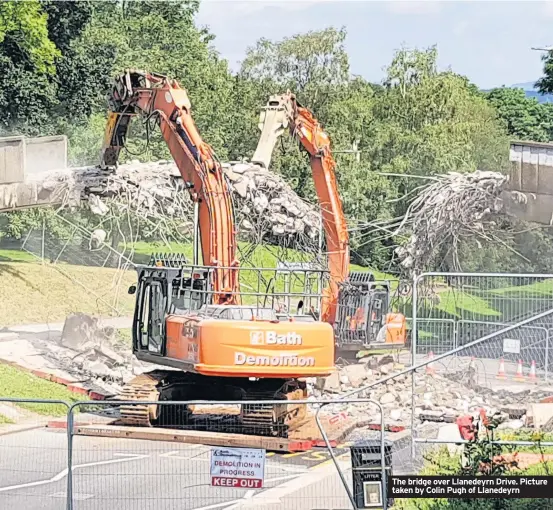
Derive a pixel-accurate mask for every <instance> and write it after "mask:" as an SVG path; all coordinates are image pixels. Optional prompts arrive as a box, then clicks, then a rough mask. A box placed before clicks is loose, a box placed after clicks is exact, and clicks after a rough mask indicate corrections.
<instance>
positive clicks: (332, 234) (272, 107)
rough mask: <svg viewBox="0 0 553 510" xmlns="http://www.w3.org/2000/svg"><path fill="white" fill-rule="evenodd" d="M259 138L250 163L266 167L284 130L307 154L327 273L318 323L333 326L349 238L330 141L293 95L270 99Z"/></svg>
mask: <svg viewBox="0 0 553 510" xmlns="http://www.w3.org/2000/svg"><path fill="white" fill-rule="evenodd" d="M259 127H260V129H261V136H260V139H259V143H258V146H257V148H256V151H255V154H254V155H253V158H252V162H253V163H257V164H260V165H262V166H264V167H265V168H268V167H269V163H270V161H271V155H272V152H273V148H274V146H275V143H276V140H277V138H278V137H279V136H280V135H281V134H282V133H283V132H284V131H285V129H286V128H288V129H289V130H290V132H291V134H292V136H295V137H297V138H298V139H299V141H300V143H301V144H302V146H303V148H304V149H305V150H306V151H307V152H308V153H309V158H310V161H311V170H312V173H313V180H314V183H315V190H316V192H317V197H318V200H319V205H320V208H321V216H322V220H323V230H324V233H325V239H326V244H327V246H326V249H327V254H328V269H329V273H330V282H329V288H328V289H326V292H325V296H324V298H325V299H324V301H323V306H322V310H321V319H322V320H323V321H325V322H330V323H331V324H332V323H334V320H335V317H336V307H337V304H338V293H339V285H340V283H341V282H344V281H346V280H347V278H348V274H349V257H350V254H349V235H348V229H347V223H346V218H345V216H344V211H343V207H342V200H341V199H340V194H339V192H338V185H337V182H336V162H335V161H334V158H333V157H332V152H331V150H330V139H329V137H328V135H327V134H326V133H325V132H324V130H323V129H322V127H321V125H320V124H319V122H318V121H317V119H315V117H314V116H313V113H312V112H311V111H310V110H309V109H307V108H304V107H303V106H301V105H300V104H299V103H298V101H297V100H296V97H295V95H294V94H292V93H290V92H288V93H286V94H283V95H275V96H271V98H270V99H269V102H268V104H267V106H266V107H265V108H264V109H263V111H262V112H261V118H260V123H259Z"/></svg>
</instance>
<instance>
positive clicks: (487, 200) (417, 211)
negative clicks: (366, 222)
mask: <svg viewBox="0 0 553 510" xmlns="http://www.w3.org/2000/svg"><path fill="white" fill-rule="evenodd" d="M507 182H508V177H507V176H506V175H504V174H502V173H499V172H487V171H481V170H477V171H476V172H473V173H464V174H460V173H456V172H450V173H448V174H445V175H441V176H435V177H434V178H433V182H432V184H430V185H429V186H427V187H426V188H424V189H423V190H422V191H421V192H420V193H419V194H418V195H417V197H416V198H415V199H414V200H413V202H412V203H411V205H410V206H409V208H408V210H407V213H406V214H405V217H404V219H403V221H402V223H401V225H400V226H399V228H398V229H397V230H396V232H395V234H401V233H409V238H408V239H407V241H406V243H404V244H402V245H401V246H399V247H397V248H396V255H397V256H398V257H399V259H400V264H401V267H402V268H403V269H404V271H405V272H406V273H408V274H409V275H413V274H420V273H421V272H424V271H425V270H426V269H427V268H428V267H432V266H433V262H434V261H435V259H436V258H437V257H441V256H442V254H443V253H444V252H445V251H446V250H445V248H447V251H449V253H450V254H451V257H450V258H451V260H452V263H453V266H454V267H452V268H451V269H452V270H456V271H460V270H462V268H461V266H460V263H459V260H458V258H457V245H458V242H459V240H460V239H461V238H462V237H464V236H468V237H475V236H476V237H479V236H480V237H482V238H486V239H488V240H489V239H490V237H491V238H493V231H494V229H496V228H497V225H498V218H499V215H504V214H505V208H504V203H503V199H502V197H505V193H508V195H509V197H510V198H511V199H512V200H515V201H517V202H520V201H524V200H525V197H524V195H523V194H521V193H517V192H513V191H510V192H507V191H506V187H507Z"/></svg>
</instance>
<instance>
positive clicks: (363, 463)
mask: <svg viewBox="0 0 553 510" xmlns="http://www.w3.org/2000/svg"><path fill="white" fill-rule="evenodd" d="M392 445H393V443H392V442H391V441H386V440H385V441H384V462H385V466H386V472H385V475H386V479H387V480H388V479H389V478H390V476H391V474H392ZM350 449H351V468H352V477H353V497H354V499H355V505H356V507H357V508H372V509H379V508H390V507H391V506H392V505H393V503H394V500H393V499H388V500H387V505H386V506H385V505H384V498H386V493H385V491H384V487H385V486H386V484H385V483H383V482H385V480H384V481H383V480H382V455H381V441H380V439H369V440H364V441H357V442H356V443H354V444H353V445H352V446H351V447H350Z"/></svg>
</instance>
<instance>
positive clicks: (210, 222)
mask: <svg viewBox="0 0 553 510" xmlns="http://www.w3.org/2000/svg"><path fill="white" fill-rule="evenodd" d="M109 103H110V112H109V115H108V121H107V126H106V132H105V137H104V145H103V148H102V155H101V166H103V167H110V166H115V165H116V164H117V162H118V159H119V155H120V152H121V150H122V149H123V148H124V147H125V143H126V138H127V133H128V129H129V124H130V121H131V119H132V117H134V116H137V115H142V116H144V117H145V118H146V122H147V123H148V122H150V120H151V119H152V118H153V119H155V120H156V121H157V123H158V124H159V127H160V129H161V134H162V136H163V138H164V140H165V142H166V143H167V146H168V148H169V151H170V152H171V155H172V156H173V158H174V160H175V162H176V164H177V166H178V168H179V171H180V173H181V176H182V178H183V180H184V183H185V186H186V187H187V188H188V190H189V192H190V195H191V197H192V200H193V201H194V202H198V204H199V224H200V229H199V230H200V240H201V252H202V257H203V263H204V264H205V265H206V266H211V267H213V268H214V275H215V276H214V278H213V302H214V303H216V304H225V303H228V304H239V296H240V294H239V282H238V270H237V268H238V261H237V258H236V232H235V226H234V216H233V209H232V200H231V197H230V192H229V189H228V186H227V185H226V181H225V176H224V174H223V170H222V168H221V165H220V163H219V161H218V160H217V158H216V156H215V154H214V152H213V149H212V148H211V147H210V146H209V145H208V144H207V143H205V142H204V141H203V140H202V138H201V136H200V134H199V132H198V129H197V128H196V124H195V123H194V120H193V119H192V114H191V104H190V100H189V98H188V95H187V93H186V90H184V89H183V88H181V87H180V86H179V84H178V83H177V82H176V81H174V80H170V79H169V78H167V77H165V76H161V75H158V74H154V73H147V72H144V71H136V70H131V71H127V72H126V73H125V74H123V75H122V76H120V77H119V78H117V79H116V80H115V82H114V85H113V88H112V91H111V94H110V97H109Z"/></svg>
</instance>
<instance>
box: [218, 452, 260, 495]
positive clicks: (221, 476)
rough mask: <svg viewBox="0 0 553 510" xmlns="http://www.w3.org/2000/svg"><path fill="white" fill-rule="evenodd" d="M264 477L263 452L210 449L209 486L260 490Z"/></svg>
mask: <svg viewBox="0 0 553 510" xmlns="http://www.w3.org/2000/svg"><path fill="white" fill-rule="evenodd" d="M264 477H265V450H259V449H251V448H212V449H211V485H212V486H213V487H233V488H235V489H261V488H263V479H264Z"/></svg>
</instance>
